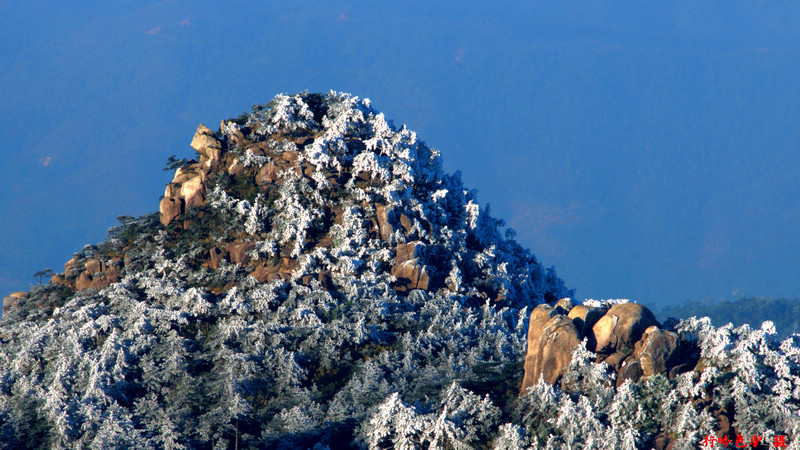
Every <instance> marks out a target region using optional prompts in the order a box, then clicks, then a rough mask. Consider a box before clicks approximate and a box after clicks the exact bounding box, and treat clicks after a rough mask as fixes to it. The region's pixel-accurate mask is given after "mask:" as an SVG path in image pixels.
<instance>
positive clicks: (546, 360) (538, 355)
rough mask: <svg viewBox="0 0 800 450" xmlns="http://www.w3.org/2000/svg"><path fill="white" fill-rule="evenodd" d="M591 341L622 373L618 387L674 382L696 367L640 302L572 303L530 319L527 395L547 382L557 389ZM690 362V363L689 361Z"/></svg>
mask: <svg viewBox="0 0 800 450" xmlns="http://www.w3.org/2000/svg"><path fill="white" fill-rule="evenodd" d="M584 339H586V348H587V350H589V351H592V352H594V353H596V354H597V362H598V363H600V362H603V363H606V364H608V365H609V366H610V367H611V368H613V370H614V371H615V372H616V374H617V377H616V385H617V386H620V385H622V383H624V382H625V381H626V380H631V381H632V382H636V381H639V380H640V379H643V378H647V377H650V376H653V375H655V374H664V375H666V376H668V377H669V378H674V377H675V376H676V375H677V374H679V373H682V372H686V371H688V370H691V369H692V368H694V365H695V364H696V362H697V361H696V360H693V361H692V360H686V361H683V360H681V358H680V356H681V351H680V350H681V349H680V339H679V338H678V335H677V334H675V333H673V332H671V331H667V330H664V329H662V328H661V326H660V325H659V323H658V321H657V320H656V318H655V316H654V315H653V313H652V312H650V310H649V309H647V308H646V307H644V306H642V305H639V304H637V303H618V304H615V305H613V306H611V307H608V306H603V307H594V308H592V307H588V306H586V305H576V306H573V305H572V301H571V300H570V299H568V298H564V299H561V300H560V301H559V302H558V303H557V304H556V305H555V306H551V305H547V304H542V305H539V306H537V307H536V308H535V309H534V310H533V312H532V313H531V317H530V324H529V328H528V350H527V354H526V356H525V378H524V379H523V382H522V391H521V392H522V393H524V392H525V391H526V390H527V389H528V388H529V387H531V386H533V385H534V384H536V383H538V381H539V378H540V377H541V378H543V379H544V381H545V382H546V383H549V384H551V385H555V384H556V383H557V382H558V381H559V379H560V378H561V376H562V375H564V372H565V371H566V370H567V366H569V363H570V361H571V359H572V353H573V351H574V350H575V348H576V347H577V346H578V345H579V344H580V343H581V342H582V341H583V340H584ZM684 359H686V358H684Z"/></svg>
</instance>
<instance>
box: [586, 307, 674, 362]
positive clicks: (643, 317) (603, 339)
mask: <svg viewBox="0 0 800 450" xmlns="http://www.w3.org/2000/svg"><path fill="white" fill-rule="evenodd" d="M657 324H658V321H657V320H656V317H655V316H654V315H653V313H652V312H650V310H649V309H647V308H645V307H644V306H642V305H639V304H637V303H620V304H618V305H614V306H612V307H611V309H609V310H608V312H607V313H605V315H603V317H601V318H600V320H598V321H597V323H595V324H594V326H593V327H592V339H590V340H589V346H588V347H589V350H591V351H596V352H600V353H613V352H614V351H619V350H627V351H632V350H633V346H634V344H635V343H636V342H637V341H638V340H639V339H640V338H641V337H642V334H643V333H644V330H646V329H647V328H648V327H650V326H652V325H657ZM592 344H594V345H592Z"/></svg>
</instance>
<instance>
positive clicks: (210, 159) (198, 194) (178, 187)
mask: <svg viewBox="0 0 800 450" xmlns="http://www.w3.org/2000/svg"><path fill="white" fill-rule="evenodd" d="M190 145H191V146H192V148H194V149H195V150H196V151H197V153H199V154H200V161H197V162H194V163H192V164H189V165H186V166H183V167H180V168H178V170H176V171H175V176H174V177H173V179H172V182H170V183H169V184H167V187H166V189H165V190H164V198H162V199H161V203H160V204H159V208H158V209H159V213H160V214H161V223H162V224H164V225H168V224H169V223H170V222H172V221H173V220H174V219H176V218H177V217H178V216H180V215H181V214H183V213H185V212H186V209H187V208H189V207H190V206H199V205H202V204H203V202H204V201H205V196H206V180H207V179H208V177H209V175H210V174H211V170H212V168H216V167H217V166H218V164H219V162H220V157H221V156H222V141H220V140H219V139H217V138H216V137H215V136H214V132H213V131H211V129H209V128H208V127H206V126H205V125H203V124H200V126H198V127H197V132H196V133H195V134H194V137H193V138H192V143H191V144H190ZM187 226H188V224H187Z"/></svg>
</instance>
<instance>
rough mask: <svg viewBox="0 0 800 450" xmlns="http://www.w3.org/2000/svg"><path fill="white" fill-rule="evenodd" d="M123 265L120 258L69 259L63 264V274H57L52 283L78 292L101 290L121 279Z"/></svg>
mask: <svg viewBox="0 0 800 450" xmlns="http://www.w3.org/2000/svg"><path fill="white" fill-rule="evenodd" d="M123 267H124V263H123V261H122V259H121V258H118V257H117V258H110V259H108V260H103V259H96V258H88V259H79V258H77V257H73V258H71V259H70V260H69V261H67V262H66V263H64V273H63V274H57V275H55V276H54V277H53V278H52V279H51V282H52V283H56V284H60V285H62V286H67V287H69V288H70V289H73V290H76V291H80V290H83V289H88V288H103V287H106V286H108V285H110V284H112V283H118V282H119V281H120V280H121V279H122V269H123Z"/></svg>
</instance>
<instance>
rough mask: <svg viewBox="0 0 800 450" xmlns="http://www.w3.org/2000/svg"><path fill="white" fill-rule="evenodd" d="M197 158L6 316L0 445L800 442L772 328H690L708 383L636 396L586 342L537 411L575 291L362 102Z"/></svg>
mask: <svg viewBox="0 0 800 450" xmlns="http://www.w3.org/2000/svg"><path fill="white" fill-rule="evenodd" d="M192 147H194V148H195V150H196V151H197V153H198V157H197V160H183V159H176V158H171V159H170V167H171V168H172V169H174V170H175V176H174V178H173V181H172V182H171V183H170V184H169V185H168V186H167V187H166V190H165V194H164V197H163V198H162V199H161V202H160V205H159V212H158V213H154V214H151V215H147V216H143V217H138V218H133V217H120V222H121V223H120V225H119V226H117V227H114V228H112V229H111V230H109V236H108V238H107V239H106V241H104V242H102V243H99V244H97V245H90V246H87V247H85V248H84V249H83V250H82V251H81V252H79V253H76V254H75V255H74V257H73V258H72V259H70V260H69V261H68V262H67V264H66V265H65V270H64V272H63V273H60V274H57V275H56V276H54V277H53V279H52V281H51V282H50V283H49V284H45V285H43V286H38V287H35V288H33V289H32V290H31V292H29V293H25V294H20V295H16V296H15V297H14V298H12V299H11V301H7V303H6V307H5V308H6V309H5V314H4V315H3V317H2V319H0V447H5V448H30V447H39V448H84V447H88V448H317V449H323V448H331V449H336V448H350V447H352V448H363V447H367V448H392V447H393V448H418V447H422V448H427V447H431V448H523V447H531V448H650V447H654V446H657V445H659V442H660V443H665V442H666V440H665V439H667V440H669V442H670V445H671V448H696V447H697V446H698V445H700V442H701V440H702V439H703V438H704V437H706V436H707V435H714V434H715V431H716V430H717V429H718V427H719V423H718V420H719V419H718V418H716V417H712V416H711V415H710V413H709V411H717V412H718V411H720V410H725V411H726V412H730V414H729V415H730V416H731V417H734V420H733V423H732V424H729V425H730V427H729V428H728V431H726V433H728V432H730V433H733V432H734V431H733V430H735V431H736V432H737V433H739V434H742V435H745V436H746V439H748V440H749V438H750V435H756V434H757V435H760V436H762V438H763V439H764V443H772V442H773V439H777V438H778V437H779V436H784V437H785V439H786V442H787V444H788V445H790V446H797V445H798V444H797V441H796V439H795V436H796V434H797V432H798V431H800V416H798V410H799V409H800V350H798V347H797V341H792V340H791V339H789V340H786V341H784V342H782V343H781V342H778V341H777V340H775V339H774V338H773V337H771V334H770V333H771V330H770V328H769V325H766V326H765V327H764V328H763V329H761V330H751V329H749V328H748V327H743V328H739V329H735V330H734V329H732V328H731V327H727V328H726V327H721V328H713V327H711V326H710V325H709V324H708V322H707V321H703V320H696V319H693V320H689V321H684V322H681V323H679V324H673V325H672V326H671V328H670V329H671V330H674V331H675V332H676V333H677V334H678V335H679V336H680V340H681V345H683V346H684V347H685V348H686V349H689V350H691V351H695V352H696V353H697V354H698V355H700V357H699V362H698V363H697V366H696V367H695V368H694V370H691V368H687V370H688V371H687V372H686V373H684V374H682V375H679V376H677V377H674V378H667V377H664V376H661V375H656V376H654V377H650V378H648V379H646V380H643V381H640V382H638V383H630V382H627V383H625V384H622V386H621V387H619V388H617V387H616V386H615V384H614V377H615V374H614V373H613V372H612V371H610V370H608V366H607V365H606V364H605V363H599V364H598V363H594V362H593V361H594V359H595V356H596V355H594V354H593V353H591V352H589V351H588V350H586V348H585V344H584V345H582V346H580V347H579V350H578V351H576V352H575V354H574V355H573V358H572V363H571V365H570V367H569V370H568V371H567V373H566V374H565V375H564V377H563V382H562V383H561V385H556V386H550V385H547V384H544V383H540V384H538V385H536V386H534V387H533V388H532V389H531V391H529V393H528V394H527V395H525V396H522V397H519V398H518V393H519V387H520V385H521V383H522V377H523V372H522V362H523V358H524V356H525V350H526V333H527V330H528V317H529V315H530V313H531V310H532V308H533V307H535V306H536V305H539V304H542V303H554V302H556V301H557V300H558V299H560V298H563V297H571V296H572V295H573V292H572V291H570V290H569V289H567V288H566V287H565V285H564V283H563V282H562V281H561V280H560V279H559V278H558V277H557V276H556V274H555V271H554V270H552V268H546V267H545V266H543V265H542V264H541V263H540V262H539V261H538V260H537V259H536V258H535V257H534V256H533V255H532V254H531V253H530V252H529V251H528V250H526V249H523V248H522V247H521V246H520V245H519V244H517V243H516V242H515V241H514V240H513V232H512V231H511V230H505V229H504V227H503V222H502V221H500V220H497V219H495V218H493V217H491V215H490V213H489V211H488V208H484V207H481V206H479V204H478V201H477V198H476V194H475V192H474V191H471V190H469V189H467V188H465V187H464V186H463V185H462V183H461V180H460V178H459V175H458V173H456V174H446V173H444V172H443V170H442V165H441V159H440V156H439V154H438V152H437V151H435V150H433V149H431V148H429V147H427V146H426V145H425V144H424V143H423V142H422V141H420V140H419V139H418V138H417V136H416V135H415V133H413V132H412V131H410V130H408V129H407V128H405V127H400V128H399V129H398V128H396V127H394V125H393V124H392V123H391V122H389V121H387V119H386V118H385V117H384V116H383V114H381V113H379V112H378V111H376V110H375V109H373V108H372V107H371V106H370V103H369V101H368V100H366V99H364V100H362V99H359V98H357V97H353V96H350V95H347V94H340V93H335V92H331V93H329V94H326V95H321V94H309V93H304V94H298V95H294V96H286V95H279V96H277V97H276V98H275V99H273V100H272V101H271V102H270V103H268V104H266V105H262V106H257V107H254V108H253V111H252V113H250V114H247V115H243V116H241V117H239V118H236V119H232V120H228V121H223V122H222V124H221V125H220V127H219V129H218V130H216V131H213V130H210V129H209V128H206V127H204V126H202V125H201V126H200V127H199V128H198V131H197V134H195V136H194V139H193V140H192ZM734 410H735V413H734ZM726 417H727V416H726ZM659 439H661V441H659ZM748 442H749V441H748ZM766 445H769V444H766ZM763 448H767V447H763Z"/></svg>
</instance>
